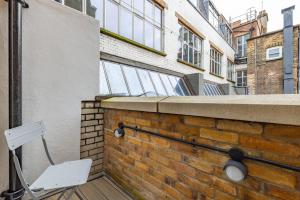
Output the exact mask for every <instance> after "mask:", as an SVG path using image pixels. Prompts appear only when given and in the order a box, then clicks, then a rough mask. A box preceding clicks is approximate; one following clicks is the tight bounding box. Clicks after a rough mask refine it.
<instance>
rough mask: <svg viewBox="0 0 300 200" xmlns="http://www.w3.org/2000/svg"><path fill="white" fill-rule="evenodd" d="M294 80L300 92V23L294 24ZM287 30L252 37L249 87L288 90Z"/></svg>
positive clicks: (258, 90) (256, 90)
mask: <svg viewBox="0 0 300 200" xmlns="http://www.w3.org/2000/svg"><path fill="white" fill-rule="evenodd" d="M293 29H294V30H293V49H294V50H293V55H292V56H293V81H294V93H295V94H297V93H299V92H298V80H299V75H298V67H299V46H298V45H299V42H298V40H299V26H295V27H294V28H293ZM283 46H284V31H283V30H279V31H275V32H270V33H267V34H264V35H261V36H258V37H254V38H251V39H249V40H248V87H249V93H250V94H284V72H285V70H284V56H285V55H284V53H283V49H284V48H283Z"/></svg>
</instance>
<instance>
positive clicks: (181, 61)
mask: <svg viewBox="0 0 300 200" xmlns="http://www.w3.org/2000/svg"><path fill="white" fill-rule="evenodd" d="M177 62H179V63H181V64H184V65H187V66H189V67H193V68H195V69H198V70H200V71H203V72H204V71H205V69H204V68H202V67H197V66H195V65H192V64H190V63H188V62H186V61H184V60H181V59H177Z"/></svg>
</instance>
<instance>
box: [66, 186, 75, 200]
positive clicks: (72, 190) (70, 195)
mask: <svg viewBox="0 0 300 200" xmlns="http://www.w3.org/2000/svg"><path fill="white" fill-rule="evenodd" d="M74 192H75V188H72V189H71V191H70V193H69V194H68V195H67V198H65V200H69V199H70V198H71V197H72V195H73V194H74Z"/></svg>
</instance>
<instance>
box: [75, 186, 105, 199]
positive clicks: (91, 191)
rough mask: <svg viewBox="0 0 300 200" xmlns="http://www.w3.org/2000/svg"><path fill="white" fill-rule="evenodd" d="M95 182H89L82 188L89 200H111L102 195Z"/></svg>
mask: <svg viewBox="0 0 300 200" xmlns="http://www.w3.org/2000/svg"><path fill="white" fill-rule="evenodd" d="M93 182H94V181H92V182H89V183H87V184H85V185H83V186H81V187H80V190H81V192H82V193H83V194H84V196H85V197H86V198H87V199H88V200H110V199H108V198H107V197H106V196H105V195H103V194H102V192H101V191H99V190H98V189H97V188H96V187H94V185H93Z"/></svg>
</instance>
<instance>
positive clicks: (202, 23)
mask: <svg viewBox="0 0 300 200" xmlns="http://www.w3.org/2000/svg"><path fill="white" fill-rule="evenodd" d="M165 2H166V3H167V4H168V9H165V13H164V14H165V17H164V21H165V36H164V39H165V53H166V54H167V56H166V57H163V56H160V55H157V54H155V53H152V52H149V51H147V50H144V49H141V48H139V47H136V46H133V45H130V44H128V43H126V42H122V41H120V40H117V39H114V38H111V37H109V36H106V35H104V34H101V39H100V51H102V52H106V53H109V54H112V55H117V56H120V57H123V58H128V59H131V60H136V61H139V62H143V63H146V64H150V65H153V66H157V67H161V68H166V69H170V70H173V71H176V72H181V73H184V74H191V73H203V72H202V71H200V70H198V69H195V68H193V67H190V66H187V65H184V64H181V63H179V62H177V53H178V50H179V47H178V45H179V42H178V35H179V33H178V19H177V17H176V16H175V12H178V13H179V14H180V15H181V16H183V17H184V18H185V19H186V20H187V21H188V22H189V23H191V24H192V25H193V26H194V27H196V28H197V29H198V30H199V31H200V32H201V33H203V35H205V37H206V39H205V40H204V56H203V67H204V68H205V72H204V73H203V74H204V78H205V79H207V80H211V81H214V82H217V83H228V81H227V80H226V76H227V57H229V58H231V59H232V58H234V53H235V52H234V50H233V49H232V48H231V47H230V45H229V44H228V43H227V42H226V41H225V40H224V39H223V38H222V37H221V36H220V35H219V33H218V32H217V31H216V30H215V29H214V28H213V27H212V26H211V25H210V24H209V23H208V22H207V21H206V20H205V19H204V18H203V17H202V16H201V15H200V14H199V13H198V12H197V11H196V10H195V9H194V8H193V7H192V6H191V4H190V3H188V1H185V0H184V1H182V0H165ZM209 41H211V42H213V43H214V44H215V45H217V46H218V47H219V48H220V49H221V50H222V51H223V52H224V53H225V55H224V56H223V57H222V63H223V65H222V66H223V67H222V76H223V77H225V78H224V79H221V78H218V77H216V76H212V75H210V74H209V65H210V43H209Z"/></svg>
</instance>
